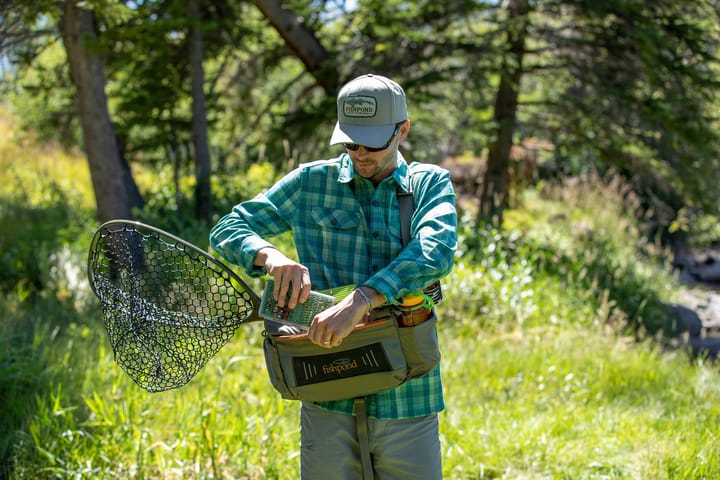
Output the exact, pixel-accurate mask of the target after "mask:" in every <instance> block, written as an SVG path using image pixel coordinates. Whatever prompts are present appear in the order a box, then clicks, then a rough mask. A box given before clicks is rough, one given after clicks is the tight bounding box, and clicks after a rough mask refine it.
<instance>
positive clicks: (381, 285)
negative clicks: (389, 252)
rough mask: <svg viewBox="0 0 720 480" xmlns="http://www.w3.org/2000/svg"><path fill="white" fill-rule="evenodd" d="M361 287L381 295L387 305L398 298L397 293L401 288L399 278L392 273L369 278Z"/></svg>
mask: <svg viewBox="0 0 720 480" xmlns="http://www.w3.org/2000/svg"><path fill="white" fill-rule="evenodd" d="M363 285H365V286H368V287H370V288H372V289H374V290H376V291H377V292H378V293H382V294H383V295H384V296H385V298H386V299H387V303H394V302H395V301H396V300H397V298H398V297H397V294H398V292H399V291H400V289H401V288H402V283H401V281H400V277H398V276H397V275H395V274H394V273H392V272H384V273H383V274H382V275H375V276H373V277H370V279H368V281H367V282H365V283H364V284H363Z"/></svg>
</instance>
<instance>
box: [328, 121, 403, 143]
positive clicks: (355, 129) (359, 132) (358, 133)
mask: <svg viewBox="0 0 720 480" xmlns="http://www.w3.org/2000/svg"><path fill="white" fill-rule="evenodd" d="M394 131H395V125H373V126H369V125H348V124H344V125H341V124H340V122H338V123H336V124H335V130H333V134H332V137H330V145H337V144H338V143H358V144H360V145H366V146H368V147H382V146H383V145H385V144H386V143H387V141H388V140H389V139H390V135H392V134H393V132H394Z"/></svg>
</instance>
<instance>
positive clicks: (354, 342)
mask: <svg viewBox="0 0 720 480" xmlns="http://www.w3.org/2000/svg"><path fill="white" fill-rule="evenodd" d="M398 201H399V203H400V219H401V222H400V223H401V233H402V241H403V246H404V245H406V244H407V243H408V242H409V239H410V217H411V215H412V211H413V209H414V205H413V197H412V190H411V191H410V192H409V193H405V192H401V191H400V190H399V189H398ZM397 316H398V311H397V310H396V309H395V308H394V307H393V306H389V307H383V308H379V309H375V310H373V311H372V312H371V313H370V321H366V322H364V323H361V324H359V325H357V326H356V327H355V329H354V330H353V331H352V332H351V333H350V335H348V336H347V337H345V338H344V339H343V342H342V344H341V345H339V346H338V347H335V348H332V349H327V348H322V347H319V346H318V345H315V344H314V343H312V342H311V341H310V340H309V339H308V336H307V334H300V335H270V334H267V333H266V334H265V339H264V343H263V350H264V354H265V363H266V366H267V370H268V374H269V377H270V381H271V383H272V385H273V387H275V389H276V390H277V391H278V392H280V395H281V396H282V397H283V398H286V399H290V400H305V401H311V402H320V401H328V400H340V399H347V398H356V397H362V396H365V395H370V394H373V393H377V392H380V391H383V390H387V389H389V388H393V387H396V386H398V385H400V384H402V383H404V382H405V381H407V380H409V379H411V378H415V377H419V376H422V375H424V374H426V373H427V372H429V371H430V370H432V369H433V368H434V367H435V365H437V363H438V362H439V361H440V350H439V345H438V337H437V328H436V324H437V317H436V315H435V311H434V310H433V311H432V314H431V315H430V317H429V318H428V319H427V320H425V321H424V322H422V323H419V324H418V325H416V326H412V327H404V326H399V325H398V322H397Z"/></svg>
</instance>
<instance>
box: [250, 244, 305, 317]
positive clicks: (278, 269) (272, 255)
mask: <svg viewBox="0 0 720 480" xmlns="http://www.w3.org/2000/svg"><path fill="white" fill-rule="evenodd" d="M255 265H257V266H260V267H264V268H265V270H266V271H267V272H268V274H269V275H270V276H271V277H273V279H275V289H274V290H273V298H274V299H275V301H276V302H277V304H278V306H280V307H284V306H285V300H286V299H287V307H288V308H295V307H296V306H297V304H298V303H305V301H306V300H307V299H308V297H310V290H311V288H312V284H311V283H310V272H309V271H308V269H307V267H306V266H305V265H302V264H300V263H297V262H295V261H293V260H290V259H289V258H288V257H286V256H285V255H283V254H282V253H281V252H280V251H279V250H276V249H274V248H263V249H262V250H260V251H259V252H258V254H257V256H256V257H255ZM288 291H289V292H290V296H289V297H288Z"/></svg>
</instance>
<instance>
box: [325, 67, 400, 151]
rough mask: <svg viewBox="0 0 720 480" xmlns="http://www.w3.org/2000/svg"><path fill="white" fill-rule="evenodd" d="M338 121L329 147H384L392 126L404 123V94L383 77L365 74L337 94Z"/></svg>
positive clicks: (394, 83)
mask: <svg viewBox="0 0 720 480" xmlns="http://www.w3.org/2000/svg"><path fill="white" fill-rule="evenodd" d="M337 113H338V121H337V124H335V130H333V134H332V137H331V138H330V145H336V144H338V143H359V144H361V145H367V146H368V147H380V146H382V145H384V144H385V143H386V142H387V141H388V138H390V136H391V135H392V134H393V131H394V130H395V125H396V124H397V123H400V122H402V121H404V120H407V104H406V102H405V92H404V91H403V89H402V87H401V86H400V85H398V84H397V83H396V82H394V81H392V80H390V79H389V78H387V77H383V76H382V75H374V74H367V75H362V76H360V77H357V78H356V79H354V80H351V81H350V82H348V83H347V84H346V85H345V86H344V87H342V89H340V93H338V97H337Z"/></svg>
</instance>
